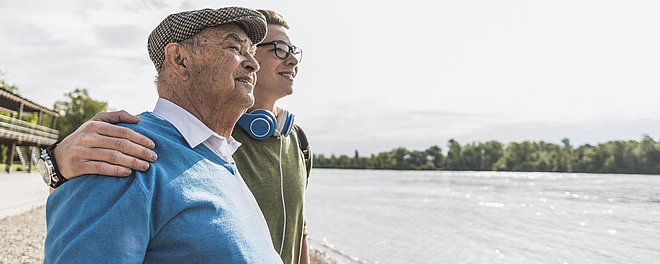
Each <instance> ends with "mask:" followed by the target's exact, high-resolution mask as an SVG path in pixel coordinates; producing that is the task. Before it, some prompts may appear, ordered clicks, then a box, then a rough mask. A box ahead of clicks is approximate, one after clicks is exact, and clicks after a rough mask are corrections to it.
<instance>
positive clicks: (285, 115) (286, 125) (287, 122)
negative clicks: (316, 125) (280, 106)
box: [277, 110, 296, 137]
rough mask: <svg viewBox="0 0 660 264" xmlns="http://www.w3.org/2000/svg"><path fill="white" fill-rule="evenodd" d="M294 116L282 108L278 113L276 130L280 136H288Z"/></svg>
mask: <svg viewBox="0 0 660 264" xmlns="http://www.w3.org/2000/svg"><path fill="white" fill-rule="evenodd" d="M295 117H296V116H295V115H294V114H292V113H289V111H287V110H284V111H282V112H281V113H280V119H278V120H277V130H278V131H280V134H281V135H282V136H285V137H286V136H289V134H291V130H292V129H293V120H294V118H295Z"/></svg>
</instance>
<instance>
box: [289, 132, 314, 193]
mask: <svg viewBox="0 0 660 264" xmlns="http://www.w3.org/2000/svg"><path fill="white" fill-rule="evenodd" d="M293 130H295V131H296V134H297V135H298V147H299V148H300V151H302V153H303V157H304V159H305V168H306V169H307V180H308V181H309V173H310V172H311V170H312V150H311V148H310V147H309V141H307V136H306V135H305V131H303V130H302V128H300V126H298V124H294V125H293Z"/></svg>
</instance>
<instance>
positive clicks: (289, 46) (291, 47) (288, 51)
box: [257, 40, 303, 63]
mask: <svg viewBox="0 0 660 264" xmlns="http://www.w3.org/2000/svg"><path fill="white" fill-rule="evenodd" d="M280 43H281V44H284V45H286V46H287V47H288V48H289V50H287V51H286V55H285V56H284V58H282V56H280V55H278V54H277V51H276V50H273V51H275V56H277V57H278V58H280V59H283V60H286V59H288V58H289V56H290V55H291V54H293V56H294V57H295V56H296V55H297V54H300V58H296V59H298V63H301V62H302V59H303V50H302V49H301V48H298V47H296V46H291V45H289V44H287V43H286V42H283V41H277V40H275V41H269V42H263V43H259V44H257V47H260V46H266V45H273V49H277V44H280ZM296 51H297V52H296Z"/></svg>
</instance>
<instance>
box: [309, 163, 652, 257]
mask: <svg viewBox="0 0 660 264" xmlns="http://www.w3.org/2000/svg"><path fill="white" fill-rule="evenodd" d="M306 207H307V218H308V230H309V232H310V234H311V239H312V240H313V244H314V245H316V246H320V247H321V248H322V249H325V250H328V251H332V250H334V251H335V252H339V253H341V254H344V255H346V256H350V257H352V258H353V260H352V261H351V260H350V259H344V262H365V263H559V264H562V263H660V176H653V175H615V174H565V173H518V172H440V171H433V172H428V171H370V170H328V169H315V170H314V172H313V174H312V176H311V177H310V183H309V188H308V190H307V205H306Z"/></svg>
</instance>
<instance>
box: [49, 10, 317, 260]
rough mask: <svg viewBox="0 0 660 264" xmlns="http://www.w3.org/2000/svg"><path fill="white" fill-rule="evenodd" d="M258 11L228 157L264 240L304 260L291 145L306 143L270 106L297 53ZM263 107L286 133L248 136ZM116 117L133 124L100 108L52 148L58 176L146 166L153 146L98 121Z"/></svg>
mask: <svg viewBox="0 0 660 264" xmlns="http://www.w3.org/2000/svg"><path fill="white" fill-rule="evenodd" d="M258 11H259V12H260V13H261V14H263V15H264V16H265V17H266V21H267V23H268V33H267V35H266V38H265V39H264V41H263V42H262V43H260V44H258V45H257V46H258V48H257V52H256V54H255V58H256V59H257V61H258V63H259V65H260V68H261V69H260V70H259V71H258V72H257V83H256V85H255V88H254V97H255V102H254V106H252V107H251V108H250V109H249V110H248V114H247V115H244V116H243V117H242V118H241V121H239V124H241V123H242V124H243V125H244V126H241V127H240V128H235V129H234V130H233V133H232V136H233V137H235V138H236V139H237V140H238V141H239V142H241V143H242V145H241V147H240V148H238V150H237V151H236V152H235V153H234V154H233V157H234V159H235V160H236V165H237V167H238V170H239V171H240V173H241V175H242V177H243V179H244V180H245V182H246V183H247V185H248V187H249V188H250V190H251V191H252V193H253V194H254V196H255V198H256V200H257V202H258V204H259V207H260V208H261V210H262V212H263V213H264V216H265V218H266V222H267V223H268V227H269V230H270V234H271V239H272V243H273V245H274V247H275V249H276V251H277V252H279V253H280V256H281V258H282V260H283V261H284V263H308V262H309V257H308V251H307V250H308V246H307V239H306V233H305V222H304V221H305V220H304V215H303V213H304V192H305V188H306V184H307V176H308V173H309V170H310V169H311V162H307V161H306V159H305V158H306V157H310V156H311V154H310V153H303V150H302V149H301V146H299V142H305V141H306V139H303V138H302V137H304V135H302V134H300V133H299V132H298V131H292V132H290V131H289V130H290V129H291V128H289V127H292V126H291V124H292V123H293V120H292V119H293V115H292V114H289V113H288V112H287V111H286V110H284V109H281V108H278V107H277V106H276V103H277V101H278V100H279V99H281V98H283V97H285V96H287V95H290V94H292V93H293V82H294V79H295V77H296V75H297V74H298V64H299V63H300V61H301V59H302V51H301V50H300V49H299V48H297V47H295V46H294V45H293V44H292V41H291V40H290V38H289V36H288V34H287V30H288V29H289V26H288V24H287V23H286V21H284V19H283V18H282V16H281V15H279V14H277V13H275V12H273V11H270V10H258ZM263 110H267V111H268V112H271V113H272V114H273V115H275V118H274V119H276V121H275V122H274V123H276V124H273V125H279V126H280V130H287V131H277V132H274V133H273V132H271V133H273V134H274V136H268V135H266V136H263V137H257V138H258V139H255V138H253V136H255V135H254V134H252V135H250V132H254V131H250V127H249V124H250V123H252V122H251V121H254V120H257V121H258V120H261V119H260V118H262V117H263V116H262V114H265V115H268V114H267V113H264V111H263ZM264 119H268V118H267V117H265V118H264ZM118 121H123V122H137V119H136V117H133V116H130V115H128V114H127V113H126V112H114V113H101V114H99V115H97V116H96V117H95V118H94V119H93V120H92V121H89V122H87V123H86V124H84V125H83V126H81V128H79V129H78V130H77V131H76V132H75V133H73V134H72V135H70V136H69V137H67V138H65V139H64V140H63V141H62V142H61V143H60V144H59V145H58V146H57V147H56V148H55V152H54V158H55V160H56V161H57V164H58V165H59V169H60V171H61V174H62V176H64V177H65V178H68V179H71V178H74V177H76V176H78V175H81V174H84V173H104V174H107V175H113V176H124V175H127V174H129V173H130V171H131V169H133V170H138V171H143V170H147V168H148V166H149V164H148V163H147V162H145V161H153V160H155V153H152V152H151V151H150V150H149V148H151V147H152V146H153V144H154V143H153V142H152V141H151V140H150V139H148V138H145V137H143V136H141V135H139V134H136V133H134V132H133V131H130V130H124V129H123V128H121V127H116V126H112V125H109V124H107V123H105V122H109V123H114V122H118ZM303 148H304V147H303ZM305 154H307V155H305ZM108 157H109V158H108ZM283 205H284V206H283Z"/></svg>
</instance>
